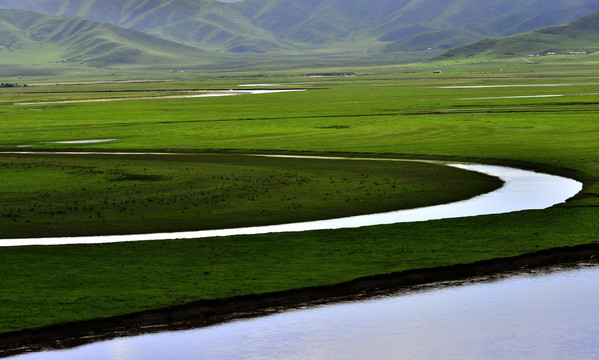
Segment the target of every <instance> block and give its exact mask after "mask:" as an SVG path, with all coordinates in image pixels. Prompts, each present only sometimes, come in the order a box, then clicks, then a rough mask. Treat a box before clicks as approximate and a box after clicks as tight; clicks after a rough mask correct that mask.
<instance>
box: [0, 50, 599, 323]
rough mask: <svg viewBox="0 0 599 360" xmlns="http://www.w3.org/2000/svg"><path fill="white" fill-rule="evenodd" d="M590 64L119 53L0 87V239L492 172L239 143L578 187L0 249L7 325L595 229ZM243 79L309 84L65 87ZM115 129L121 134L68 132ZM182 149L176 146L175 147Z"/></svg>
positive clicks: (598, 95)
mask: <svg viewBox="0 0 599 360" xmlns="http://www.w3.org/2000/svg"><path fill="white" fill-rule="evenodd" d="M596 65H597V57H596V56H594V55H589V56H587V57H579V58H572V57H556V58H552V59H542V60H539V61H537V62H536V63H534V64H531V63H527V62H526V61H505V62H498V61H495V62H484V63H479V64H461V63H458V64H456V63H438V64H420V65H405V66H384V67H364V68H356V69H349V70H351V71H352V72H355V73H356V74H357V75H358V76H354V77H318V78H315V77H307V76H305V73H308V72H311V71H306V72H303V71H302V72H301V73H300V72H299V71H291V70H288V71H280V72H275V71H272V72H263V73H224V74H209V75H206V74H199V73H195V74H194V73H190V74H184V75H182V74H180V73H179V74H174V75H173V74H169V73H167V72H164V73H157V74H141V73H131V74H127V73H126V71H125V72H123V73H117V75H116V76H114V75H110V76H105V75H102V74H100V75H97V77H96V78H94V79H93V81H89V80H86V81H84V78H83V77H79V75H71V76H65V77H62V78H44V77H39V78H31V79H23V80H22V81H23V82H25V81H26V82H27V85H28V86H27V87H18V88H2V89H0V92H1V97H0V102H1V103H2V105H3V106H1V107H0V133H2V134H3V135H2V138H1V139H0V151H2V152H3V154H0V174H1V175H2V176H1V179H0V188H1V189H2V192H1V195H0V216H1V218H0V224H1V227H0V238H10V237H27V236H53V235H54V236H56V235H59V236H62V235H82V234H108V233H136V232H146V231H145V230H146V229H152V231H154V230H155V231H174V230H178V229H181V230H189V229H192V228H193V229H195V228H215V227H231V226H238V225H239V226H241V225H243V226H246V225H252V224H266V223H277V222H288V221H289V220H290V219H317V218H328V217H332V216H337V215H341V216H342V215H349V214H357V213H367V212H371V211H373V210H375V209H383V210H385V209H392V208H402V207H403V208H406V207H417V206H423V205H427V204H434V203H442V202H448V201H454V200H457V199H463V198H468V197H471V196H474V195H476V194H478V193H482V192H486V191H489V190H490V189H493V188H496V187H497V186H498V183H497V181H495V180H493V179H489V178H487V177H485V176H479V175H476V174H469V173H467V172H464V171H459V170H457V169H450V168H447V167H443V166H439V165H430V164H419V163H405V164H403V163H402V164H401V165H398V164H389V163H383V162H381V163H371V162H364V163H361V164H359V166H358V165H356V162H345V161H326V160H318V161H316V160H297V159H293V160H291V159H266V158H254V157H249V156H245V155H246V154H262V153H268V154H310V155H340V156H341V155H342V156H350V157H386V158H389V157H390V158H406V159H432V160H443V161H472V162H479V163H488V164H500V165H511V166H516V167H521V168H528V169H533V170H539V171H545V172H549V173H554V174H559V175H564V176H569V177H572V178H575V179H577V180H579V181H582V182H583V183H584V185H585V186H584V189H583V191H582V192H581V193H580V194H579V195H577V196H576V197H575V198H574V199H571V200H570V201H568V202H566V203H564V204H559V205H557V206H554V207H552V208H550V209H546V210H534V211H523V212H519V213H512V214H502V215H490V216H478V217H470V218H462V219H448V220H438V221H428V222H422V223H408V224H396V225H384V226H373V227H367V228H359V229H346V230H327V231H312V232H306V233H288V234H285V233H284V234H266V235H254V236H236V237H225V238H217V239H196V240H172V241H155V242H138V243H121V244H104V245H72V246H41V247H40V246H35V247H10V248H0V258H1V259H2V262H0V272H1V273H2V274H3V276H2V282H1V283H0V288H1V291H0V319H1V321H0V332H9V331H15V330H20V329H27V328H36V327H42V326H47V325H53V324H61V323H65V322H70V321H80V320H86V319H94V318H102V317H107V316H113V315H121V314H127V313H132V312H135V311H141V310H146V309H155V308H160V307H165V306H171V305H176V304H183V303H186V302H191V301H194V300H200V299H222V298H228V297H232V296H237V295H244V294H261V293H266V292H272V291H280V290H286V289H296V288H302V287H308V286H315V285H325V284H335V283H340V282H344V281H349V280H352V279H355V278H359V277H364V276H369V275H375V274H385V273H390V272H397V271H402V270H408V269H417V268H426V267H435V266H443V265H451V264H460V263H470V262H474V261H477V260H484V259H491V258H499V257H507V256H514V255H519V254H523V253H528V252H532V251H536V250H539V249H549V248H553V247H559V246H569V245H577V244H589V243H594V242H597V235H598V234H599V224H598V223H597V221H596V219H597V207H598V206H599V185H597V179H598V178H599V149H598V148H597V145H596V144H597V140H598V136H599V122H598V121H597V118H598V115H599V110H598V109H599V108H598V107H597V105H598V104H599V74H598V73H597V66H596ZM334 70H336V71H338V72H344V71H347V70H348V69H346V68H343V69H334ZM437 70H441V72H440V73H436V74H434V72H436V71H437ZM325 71H326V72H330V71H331V69H326V70H325ZM321 72H323V71H322V70H321ZM115 77H116V79H115ZM131 79H135V80H136V81H131ZM125 80H126V81H125ZM19 81H21V80H19ZM242 85H250V86H242ZM247 88H268V89H305V91H301V92H287V93H274V94H261V95H237V96H226V97H212V98H191V99H145V100H134V99H129V100H126V101H105V102H79V103H64V102H63V101H67V100H85V99H96V100H97V99H108V98H134V97H159V96H165V95H173V94H180V93H182V92H188V91H196V90H213V91H217V90H218V91H220V90H235V89H237V90H239V89H247ZM20 103H27V104H26V105H20ZM35 103H39V104H35ZM103 139H106V140H109V139H110V141H105V142H89V143H86V142H83V143H73V142H72V141H86V140H103ZM65 142H66V143H65ZM17 151H29V152H37V153H36V154H15V153H14V152H17ZM43 151H56V152H60V151H62V152H65V151H71V152H85V151H94V152H104V153H105V154H96V155H84V154H74V155H64V154H63V155H60V156H59V155H55V154H46V153H42V152H43ZM112 152H121V153H127V155H118V156H117V155H110V154H109V153H112ZM148 152H152V153H158V154H160V155H149V154H144V153H148ZM173 153H177V154H179V155H176V156H170V155H164V154H173ZM107 224H109V225H107ZM0 241H1V240H0Z"/></svg>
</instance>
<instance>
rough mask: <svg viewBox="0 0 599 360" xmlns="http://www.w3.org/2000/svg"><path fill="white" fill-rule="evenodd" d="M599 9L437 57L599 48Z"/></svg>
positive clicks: (489, 55) (463, 47)
mask: <svg viewBox="0 0 599 360" xmlns="http://www.w3.org/2000/svg"><path fill="white" fill-rule="evenodd" d="M597 39H599V12H597V13H594V14H591V15H587V16H585V17H582V18H580V19H578V20H575V21H573V22H571V23H569V24H566V25H561V26H550V27H545V28H542V29H539V30H535V31H531V32H527V33H523V34H518V35H513V36H508V37H504V38H498V39H486V40H482V41H479V42H476V43H474V44H471V45H467V46H462V47H458V48H455V49H452V50H450V51H447V52H445V53H443V54H441V55H440V56H439V57H437V59H461V58H470V57H485V58H506V57H515V56H526V55H532V54H541V53H547V52H549V51H551V52H557V53H569V52H571V51H577V50H578V51H597V50H599V42H597Z"/></svg>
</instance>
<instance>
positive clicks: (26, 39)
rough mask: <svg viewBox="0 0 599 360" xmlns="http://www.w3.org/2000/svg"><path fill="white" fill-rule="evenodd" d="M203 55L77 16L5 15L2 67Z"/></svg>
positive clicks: (0, 29) (1, 19)
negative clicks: (5, 65) (13, 64)
mask: <svg viewBox="0 0 599 360" xmlns="http://www.w3.org/2000/svg"><path fill="white" fill-rule="evenodd" d="M202 53H203V52H202V51H201V50H199V49H195V48H192V47H189V46H185V45H181V44H178V43H174V42H171V41H167V40H163V39H158V38H155V37H152V36H149V35H147V34H144V33H141V32H138V31H133V30H128V29H124V28H119V27H117V26H114V25H109V24H105V23H99V22H96V21H91V20H87V19H83V18H77V17H52V16H47V15H41V14H38V13H33V12H29V11H23V10H8V9H3V10H0V59H1V60H0V63H5V64H6V63H22V64H48V63H73V62H77V63H87V64H90V65H94V66H105V65H110V64H129V63H143V62H146V63H171V62H180V61H189V60H190V59H192V58H196V59H198V60H199V58H200V56H201V55H202Z"/></svg>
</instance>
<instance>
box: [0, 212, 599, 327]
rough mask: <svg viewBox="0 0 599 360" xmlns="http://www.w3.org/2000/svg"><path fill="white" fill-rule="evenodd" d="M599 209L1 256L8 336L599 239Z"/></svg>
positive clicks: (1, 305)
mask: <svg viewBox="0 0 599 360" xmlns="http://www.w3.org/2000/svg"><path fill="white" fill-rule="evenodd" d="M597 235H598V234H597V225H596V209H589V208H586V209H573V208H561V207H560V208H557V209H552V210H548V211H528V212H521V213H517V214H511V215H495V216H485V217H476V218H467V219H454V220H444V221H434V222H426V223H415V224H398V225H389V226H377V227H370V228H363V229H353V230H336V231H316V232H308V233H295V234H272V235H259V236H239V237H231V238H217V239H202V240H185V241H179V240H176V241H166V242H163V241H159V242H141V243H125V244H109V245H108V244H107V245H81V246H61V247H28V248H5V249H2V250H1V253H2V262H1V263H0V269H1V270H2V273H3V277H2V287H3V291H2V301H1V302H0V315H1V316H2V323H1V326H0V331H11V330H17V329H22V328H28V327H38V326H41V325H48V324H54V323H63V322H65V321H76V320H83V319H90V318H96V317H105V316H110V315H117V314H124V313H129V312H132V311H140V310H144V309H151V308H158V307H162V306H168V305H174V304H180V303H184V302H188V301H193V300H197V299H215V298H226V297H230V296H235V295H243V294H255V293H263V292H269V291H279V290H284V289H292V288H300V287H305V286H314V285H323V284H332V283H337V282H340V281H348V280H351V279H354V278H356V277H360V276H366V275H372V274H380V273H387V272H392V271H401V270H406V269H413V268H423V267H434V266H442V265H450V264H458V263H469V262H472V261H476V260H482V259H489V258H495V257H503V256H511V255H517V254H521V253H526V252H531V251H535V250H539V249H542V248H549V247H556V246H565V245H573V244H584V243H591V242H595V241H596V240H597Z"/></svg>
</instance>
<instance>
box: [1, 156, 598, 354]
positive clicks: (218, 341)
mask: <svg viewBox="0 0 599 360" xmlns="http://www.w3.org/2000/svg"><path fill="white" fill-rule="evenodd" d="M373 160H374V159H373ZM378 160H380V159H378ZM389 161H397V160H389ZM447 165H449V166H455V167H459V168H462V169H466V170H471V171H479V172H482V173H485V174H489V175H492V176H497V177H499V178H501V179H502V180H503V181H504V182H505V184H504V186H503V187H502V188H500V189H498V190H496V191H493V192H491V193H488V194H484V195H480V196H477V197H475V198H472V199H468V200H464V201H460V202H456V203H451V204H445V205H438V206H431V207H425V208H420V209H411V210H401V211H393V212H388V213H381V214H371V215H363V216H353V217H347V218H341V219H331V220H323V221H312V222H304V223H295V224H284V225H275V226H261V227H249V228H241V229H226V230H213V231H199V232H179V233H166V234H143V235H128V236H101V237H76V238H46V239H13V240H1V241H0V246H25V245H34V244H40V245H49V244H74V243H99V242H117V241H141V240H157V239H175V238H197V237H208V236H228V235H235V234H257V233H267V232H276V231H279V232H282V231H306V230H314V229H335V228H348V227H359V226H369V225H377V224H389V223H397V222H408V221H426V220H433V219H441V218H453V217H462V216H475V215H483V214H497V213H505V212H511V211H520V210H530V209H543V208H547V207H550V206H553V205H555V204H557V203H561V202H563V201H565V200H567V199H568V198H570V197H572V196H574V195H575V194H576V193H578V192H579V191H580V190H581V189H582V184H580V183H579V182H577V181H574V180H571V179H566V178H563V177H559V176H553V175H547V174H541V173H536V172H532V171H525V170H521V169H514V168H507V167H501V166H490V165H479V164H447ZM502 276H505V275H502ZM502 276H498V277H495V278H485V279H474V280H472V279H471V280H468V281H462V282H451V283H440V284H433V285H428V286H421V287H417V288H412V289H409V290H403V291H401V292H399V293H393V294H384V295H380V296H376V297H373V298H369V299H365V300H364V299H361V300H355V301H351V302H341V303H332V304H328V305H321V306H316V307H309V308H305V309H295V310H290V311H285V312H282V313H276V314H274V315H269V316H264V317H259V318H253V319H249V320H248V319H246V320H237V321H232V322H228V323H224V324H221V325H216V326H210V327H204V328H200V329H194V330H184V331H171V332H162V333H157V334H149V335H139V336H133V337H123V338H117V339H113V340H107V341H100V342H96V343H92V344H89V345H85V346H81V347H77V348H72V349H66V350H59V351H42V352H36V353H30V354H24V355H19V356H15V357H12V358H11V359H16V360H54V359H61V360H69V359H91V360H94V359H98V360H99V359H102V360H106V359H109V360H134V359H150V360H152V359H205V360H209V359H236V360H240V359H248V360H249V359H290V360H291V359H315V360H318V359H508V358H509V359H531V358H535V359H541V358H542V359H566V358H567V359H574V358H575V359H594V358H596V356H597V354H599V343H598V342H597V341H596V339H597V338H599V307H597V306H596V303H595V301H594V300H595V299H597V298H599V286H598V285H597V284H599V266H597V263H594V264H590V263H589V264H583V265H577V266H576V267H574V268H568V269H557V270H556V269H549V270H542V271H536V272H524V273H518V274H510V276H505V278H502Z"/></svg>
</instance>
